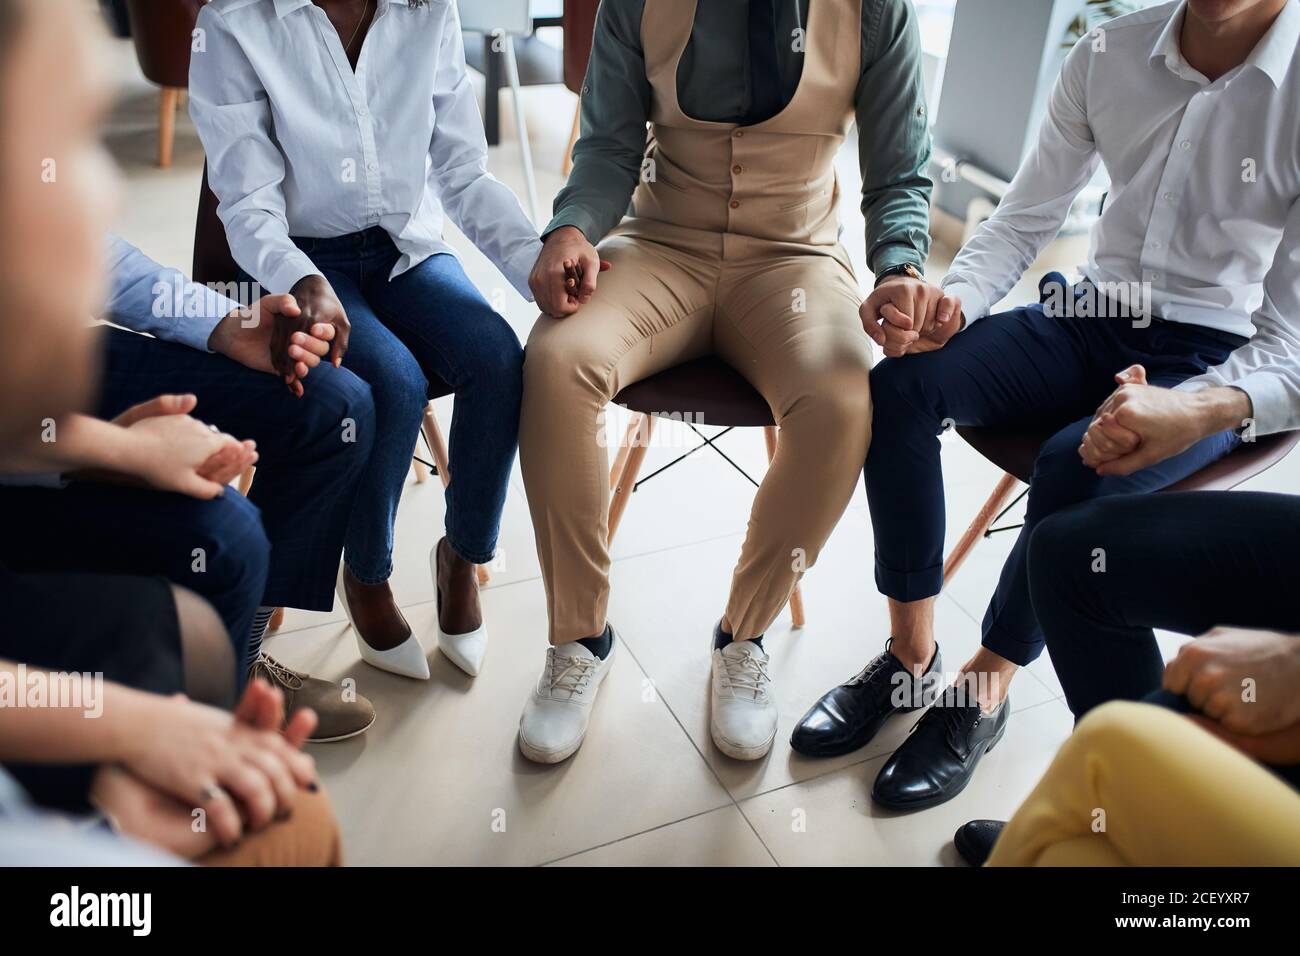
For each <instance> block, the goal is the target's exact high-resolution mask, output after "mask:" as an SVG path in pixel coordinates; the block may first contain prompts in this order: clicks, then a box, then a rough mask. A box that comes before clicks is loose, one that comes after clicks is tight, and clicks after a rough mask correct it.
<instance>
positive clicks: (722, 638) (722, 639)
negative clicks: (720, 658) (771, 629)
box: [713, 623, 767, 651]
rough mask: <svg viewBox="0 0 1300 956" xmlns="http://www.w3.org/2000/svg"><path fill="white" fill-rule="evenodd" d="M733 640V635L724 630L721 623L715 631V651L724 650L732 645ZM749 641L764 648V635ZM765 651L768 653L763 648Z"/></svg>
mask: <svg viewBox="0 0 1300 956" xmlns="http://www.w3.org/2000/svg"><path fill="white" fill-rule="evenodd" d="M733 639H734V638H733V636H732V635H730V634H728V633H727V632H726V631H724V630H723V629H722V624H721V623H719V624H718V626H717V627H715V628H714V629H713V649H714V650H715V651H720V650H722V649H723V648H724V647H726V646H727V645H728V644H730V643H731V642H732V640H733ZM749 641H750V643H752V644H757V645H758V646H759V647H763V635H762V634H760V635H758V637H751V638H750V639H749ZM763 650H765V651H766V650H767V648H766V647H763Z"/></svg>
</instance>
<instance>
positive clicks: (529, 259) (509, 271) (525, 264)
mask: <svg viewBox="0 0 1300 956" xmlns="http://www.w3.org/2000/svg"><path fill="white" fill-rule="evenodd" d="M541 254H542V240H541V239H534V240H533V241H532V242H527V243H524V245H523V246H522V247H521V248H520V250H519V251H518V252H516V253H515V254H514V255H512V256H511V257H510V258H509V259H507V260H506V261H505V262H504V263H502V265H503V266H504V268H503V269H502V270H501V274H502V275H504V276H505V277H506V279H508V280H509V282H510V284H511V285H512V286H514V287H515V291H517V292H518V293H519V294H520V295H522V296H523V297H524V301H525V302H532V301H533V290H532V289H530V288H529V287H528V277H529V276H530V275H532V272H533V266H535V265H536V264H537V257H538V256H540V255H541Z"/></svg>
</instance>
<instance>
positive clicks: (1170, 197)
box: [1165, 193, 1178, 202]
mask: <svg viewBox="0 0 1300 956" xmlns="http://www.w3.org/2000/svg"><path fill="white" fill-rule="evenodd" d="M1176 198H1178V197H1176V196H1175V195H1174V194H1173V193H1165V202H1173V201H1174V200H1175V199H1176Z"/></svg>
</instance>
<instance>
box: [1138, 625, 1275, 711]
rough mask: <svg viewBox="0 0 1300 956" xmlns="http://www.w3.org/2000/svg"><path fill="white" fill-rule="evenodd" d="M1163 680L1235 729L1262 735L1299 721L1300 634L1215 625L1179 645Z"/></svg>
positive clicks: (1194, 704)
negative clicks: (1203, 634)
mask: <svg viewBox="0 0 1300 956" xmlns="http://www.w3.org/2000/svg"><path fill="white" fill-rule="evenodd" d="M1164 686H1165V688H1166V689H1167V690H1169V691H1172V692H1173V693H1175V694H1183V695H1184V696H1186V697H1187V699H1188V700H1189V701H1190V702H1191V704H1192V706H1193V707H1195V708H1196V709H1197V710H1199V711H1200V712H1201V713H1202V714H1203V715H1205V716H1206V717H1208V718H1210V719H1211V720H1214V721H1215V722H1217V723H1218V724H1220V725H1222V727H1223V728H1224V729H1225V730H1227V731H1229V732H1231V733H1235V734H1244V735H1247V736H1261V735H1264V734H1271V733H1275V732H1277V731H1280V730H1285V729H1287V728H1289V727H1294V726H1296V725H1297V724H1300V637H1298V636H1296V635H1292V634H1277V633H1274V632H1271V631H1250V630H1244V629H1241V628H1215V629H1214V630H1213V631H1210V633H1209V634H1207V635H1205V636H1204V637H1201V638H1198V639H1196V640H1194V641H1191V642H1189V643H1187V644H1184V645H1183V646H1182V647H1181V648H1179V651H1178V656H1177V657H1175V658H1174V659H1173V660H1172V661H1170V662H1169V664H1168V666H1167V667H1166V668H1165V677H1164Z"/></svg>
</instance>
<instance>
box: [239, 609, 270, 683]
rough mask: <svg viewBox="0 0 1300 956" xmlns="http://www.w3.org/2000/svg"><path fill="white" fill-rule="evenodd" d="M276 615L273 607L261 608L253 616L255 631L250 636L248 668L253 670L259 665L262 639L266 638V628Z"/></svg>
mask: <svg viewBox="0 0 1300 956" xmlns="http://www.w3.org/2000/svg"><path fill="white" fill-rule="evenodd" d="M274 613H275V608H273V607H259V608H258V609H257V613H256V614H254V615H253V629H252V631H250V632H249V635H248V657H247V658H245V660H244V664H245V665H246V667H249V668H251V667H252V666H253V665H254V664H256V663H257V658H258V657H259V656H260V655H261V653H262V639H263V638H264V637H266V628H267V625H269V624H270V623H271V615H272V614H274Z"/></svg>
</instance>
